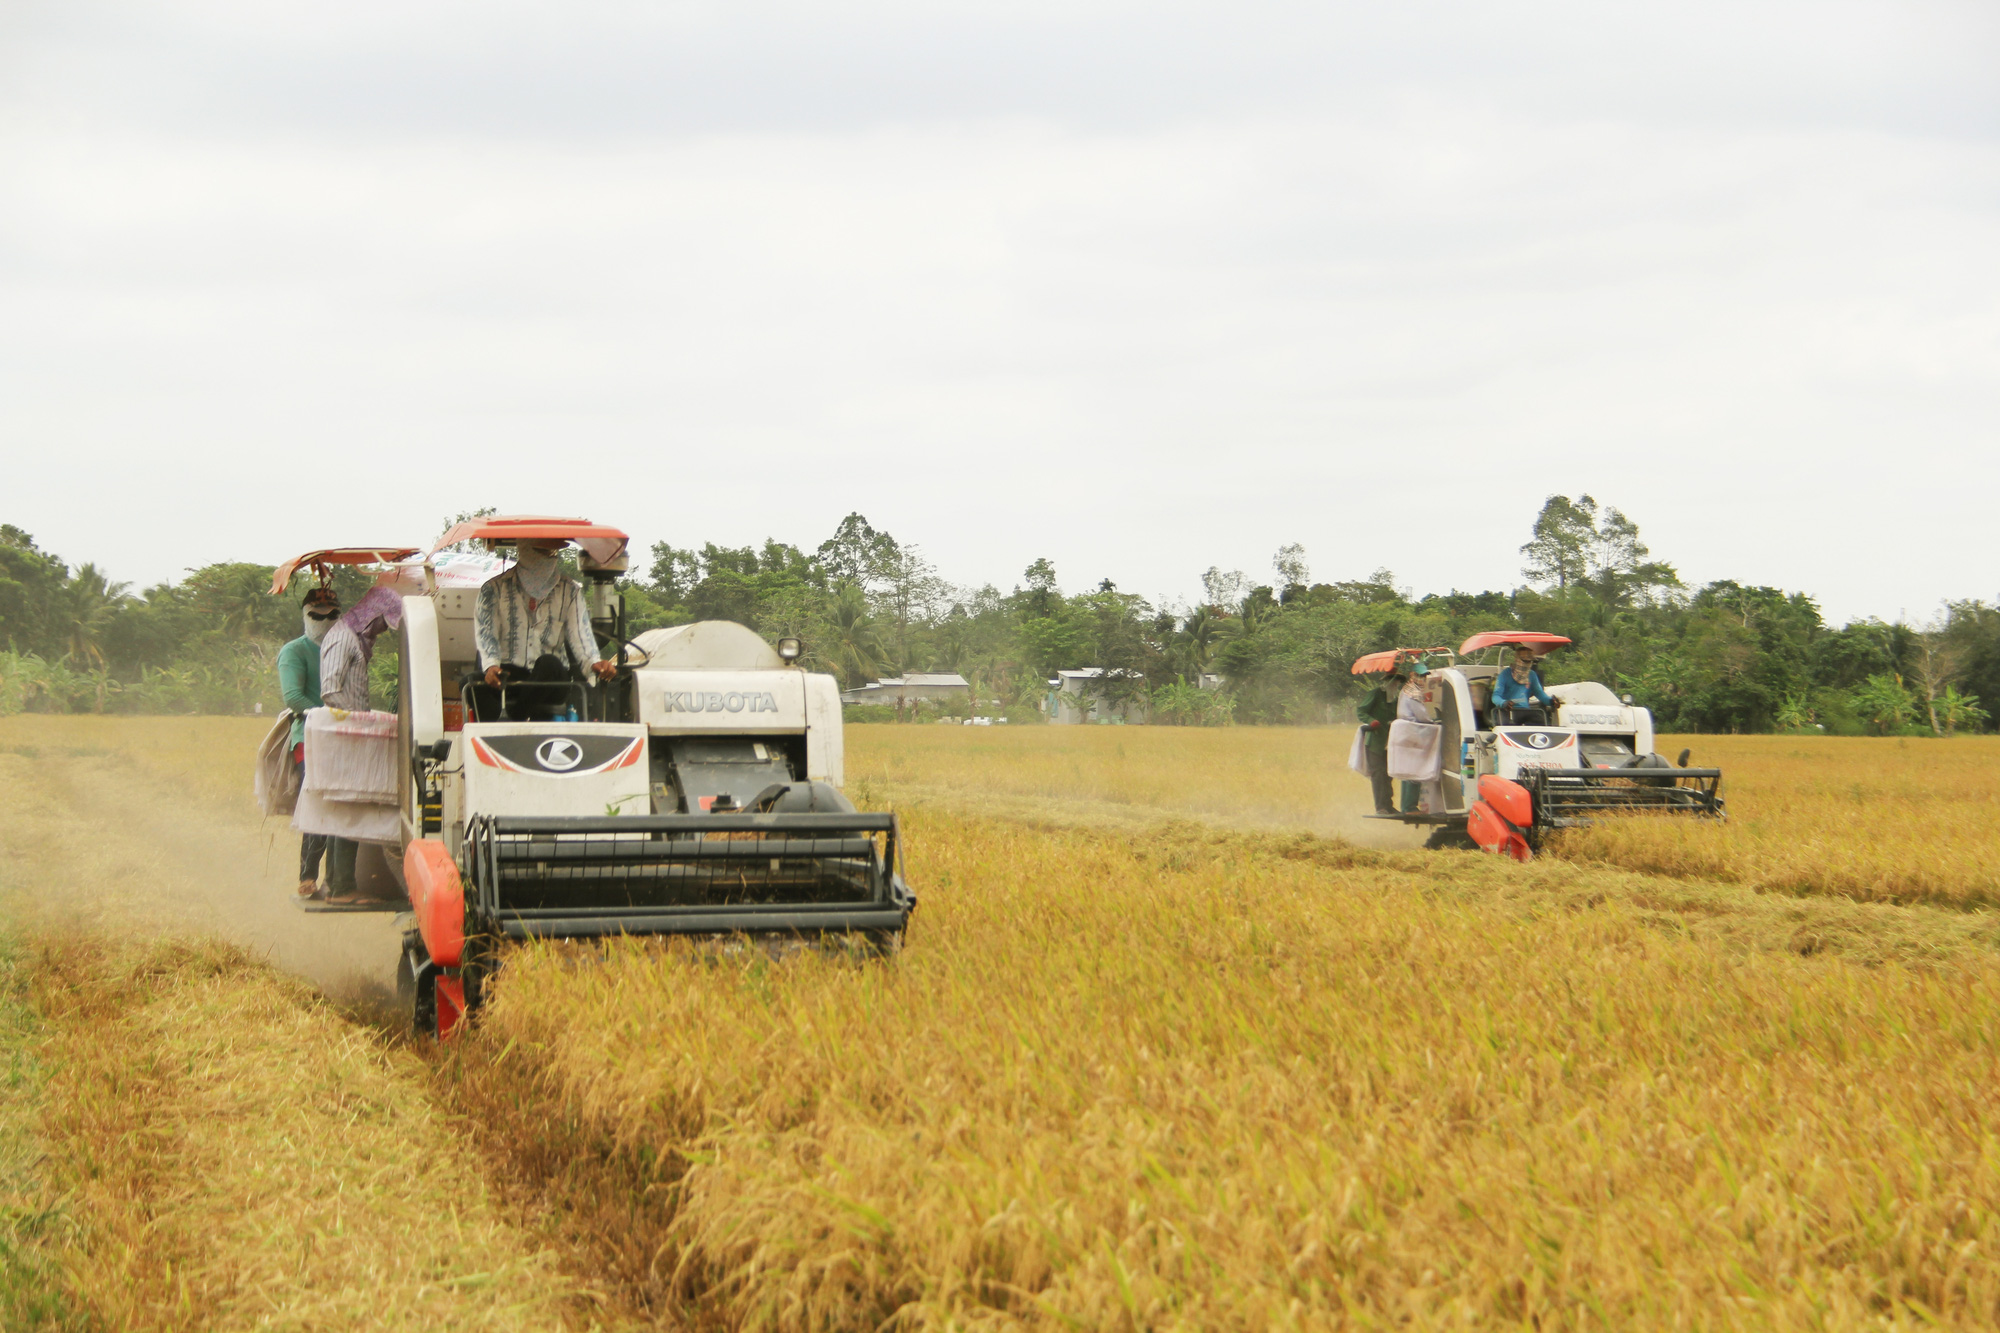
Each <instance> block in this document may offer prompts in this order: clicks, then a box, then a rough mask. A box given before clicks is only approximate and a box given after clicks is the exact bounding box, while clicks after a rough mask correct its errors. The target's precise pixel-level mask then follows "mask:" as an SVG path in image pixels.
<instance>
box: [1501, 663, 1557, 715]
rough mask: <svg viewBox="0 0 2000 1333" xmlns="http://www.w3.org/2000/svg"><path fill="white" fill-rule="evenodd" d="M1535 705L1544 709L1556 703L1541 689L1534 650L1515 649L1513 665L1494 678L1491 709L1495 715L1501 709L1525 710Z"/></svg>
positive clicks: (1503, 669)
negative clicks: (1539, 705) (1537, 704)
mask: <svg viewBox="0 0 2000 1333" xmlns="http://www.w3.org/2000/svg"><path fill="white" fill-rule="evenodd" d="M1536 703H1539V704H1541V705H1542V706H1543V707H1544V708H1554V707H1555V706H1556V701H1555V700H1554V699H1552V698H1550V697H1549V692H1548V691H1547V690H1545V689H1543V688H1542V678H1541V675H1540V673H1538V672H1537V671H1536V670H1535V650H1534V649H1532V648H1516V649H1515V650H1514V665H1512V666H1510V667H1504V668H1502V669H1501V672H1500V674H1499V675H1498V676H1497V677H1495V678H1494V681H1493V709H1494V711H1495V712H1496V713H1497V712H1499V711H1500V710H1501V709H1503V708H1526V707H1528V706H1529V705H1530V704H1536Z"/></svg>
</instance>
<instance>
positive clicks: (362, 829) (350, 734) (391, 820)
mask: <svg viewBox="0 0 2000 1333" xmlns="http://www.w3.org/2000/svg"><path fill="white" fill-rule="evenodd" d="M399 799H400V798H399V794H398V792H397V783H396V715H395V714H394V713H376V712H353V713H350V712H347V711H345V710H343V709H339V708H313V709H308V710H307V711H306V772H305V786H304V789H303V790H302V791H300V792H299V797H298V807H297V808H296V809H295V810H293V811H292V827H293V828H295V829H297V830H298V831H299V832H301V833H323V834H327V835H329V836H331V837H335V838H351V839H353V840H354V841H356V842H383V843H394V842H395V841H397V839H398V838H399V837H400V836H401V834H402V831H403V812H402V809H401V807H400V805H399V803H398V802H399Z"/></svg>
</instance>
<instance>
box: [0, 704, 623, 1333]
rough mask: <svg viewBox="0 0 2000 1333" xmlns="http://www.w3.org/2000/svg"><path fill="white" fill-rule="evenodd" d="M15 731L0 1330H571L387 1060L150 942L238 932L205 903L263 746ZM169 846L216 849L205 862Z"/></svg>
mask: <svg viewBox="0 0 2000 1333" xmlns="http://www.w3.org/2000/svg"><path fill="white" fill-rule="evenodd" d="M78 721H81V722H82V723H83V725H75V723H77V722H78ZM33 722H34V723H35V724H36V725H34V726H32V727H18V726H17V727H12V728H9V730H8V731H0V742H4V743H0V807H3V808H4V809H5V811H6V817H5V819H4V821H0V905H4V907H5V909H6V912H7V916H8V918H9V920H8V922H7V924H8V925H9V926H10V927H11V928H12V929H15V930H18V929H21V928H22V926H23V925H24V924H25V923H33V924H34V926H35V927H36V932H37V933H36V934H35V935H34V936H33V937H32V938H31V940H30V941H29V942H27V943H15V944H13V945H12V946H11V947H7V948H4V949H0V965H3V966H0V992H4V1003H0V1070H5V1071H6V1072H7V1073H8V1074H9V1077H8V1079H7V1087H6V1093H5V1097H6V1105H5V1108H4V1114H0V1169H4V1171H5V1174H4V1177H0V1190H4V1195H5V1197H4V1199H0V1326H5V1327H9V1328H14V1327H21V1328H29V1327H38V1328H39V1327H48V1328H70V1327H78V1328H115V1329H152V1328H176V1329H231V1328H253V1327H254V1328H264V1327H283V1328H353V1329H363V1328H381V1329H392V1328H405V1329H428V1328H435V1327H441V1326H445V1325H447V1324H449V1325H454V1326H457V1325H465V1326H471V1327H479V1328H489V1329H516V1328H518V1329H528V1328H535V1329H541V1328H551V1327H581V1326H586V1325H588V1324H590V1323H591V1322H592V1318H591V1309H590V1306H589V1304H588V1303H587V1302H585V1301H584V1300H583V1299H582V1298H581V1293H580V1288H579V1284H577V1283H576V1282H575V1281H574V1280H572V1279H568V1278H565V1277H563V1276H562V1275H561V1274H560V1273H559V1272H558V1271H557V1266H556V1265H555V1263H554V1262H553V1261H552V1258H551V1256H550V1255H549V1254H548V1252H547V1251H546V1250H545V1249H543V1248H542V1247H540V1246H537V1245H533V1244H529V1243H527V1242H526V1241H525V1240H524V1239H523V1236H522V1234H521V1232H520V1231H519V1230H518V1229H517V1228H516V1227H515V1226H514V1225H512V1224H511V1223H509V1222H508V1221H507V1220H506V1219H505V1218H504V1217H503V1216H501V1214H500V1212H499V1211H498V1210H497V1209H496V1208H495V1207H494V1205H493V1202H492V1201H491V1200H490V1199H489V1197H488V1195H487V1193H486V1191H485V1188H484V1185H483V1182H482V1179H481V1174H480V1172H479V1170H478V1168H477V1166H476V1164H475V1162H474V1161H473V1160H472V1157H471V1154H470V1151H469V1148H468V1145H467V1144H466V1143H465V1142H464V1139H463V1137H462V1136H461V1135H460V1134H459V1133H458V1132H457V1130H456V1128H455V1127H454V1126H453V1125H452V1124H451V1123H450V1122H449V1120H448V1119H447V1117H446V1116H445V1115H443V1114H441V1113H440V1111H439V1109H438V1108H437V1107H436V1106H435V1104H434V1102H433V1100H432V1099H431V1098H430V1097H429V1096H428V1094H427V1091H426V1083H427V1080H426V1078H425V1077H424V1075H423V1072H422V1065H421V1063H420V1062H419V1061H418V1060H417V1059H416V1058H415V1056H414V1055H413V1054H412V1053H411V1052H409V1051H407V1050H403V1049H400V1048H399V1047H398V1046H397V1045H396V1044H394V1043H393V1042H389V1041H385V1040H384V1039H383V1036H382V1034H381V1033H379V1032H378V1031H376V1030H374V1029H372V1028H369V1027H366V1026H363V1025H358V1024H356V1023H355V1022H353V1021H352V1020H351V1019H349V1018H347V1017H345V1016H343V1015H342V1014H341V1013H339V1012H337V1011H336V1010H335V1009H334V1008H333V1007H332V1006H331V1005H329V1004H328V1003H327V1002H326V1001H325V1000H324V999H322V998H320V997H319V996H317V995H316V994H315V993H314V992H313V991H312V990H311V988H309V987H307V986H306V985H304V984H302V983H301V982H299V981H298V980H296V979H294V978H291V977H287V976H285V975H283V974H281V973H279V972H278V971H276V970H275V969H273V968H272V967H270V966H268V965H267V964H265V963H263V962H260V961H257V960H255V959H253V958H252V957H250V956H249V955H248V954H246V953H245V952H244V951H243V950H242V949H240V948H237V947H235V946H232V945H229V944H225V943H221V942H219V941H217V940H215V939H214V938H213V937H205V938H184V937H180V936H176V935H175V934H173V933H171V932H175V931H182V932H185V931H187V930H188V929H189V928H190V927H195V928H207V929H214V928H217V927H220V928H222V929H225V930H229V931H232V932H233V933H239V934H256V933H258V932H259V931H261V930H262V929H263V923H262V922H259V923H258V926H257V929H256V930H247V929H240V927H241V923H239V922H235V921H231V920H229V919H228V917H227V915H226V914H224V915H223V916H222V919H220V920H218V919H217V915H218V913H217V909H218V907H224V906H227V905H228V903H229V902H230V901H231V900H230V899H229V898H228V897H227V896H223V897H219V898H211V897H205V896H204V894H203V892H202V889H203V885H204V883H205V881H207V880H211V879H223V878H227V877H228V876H230V875H232V874H235V873H237V871H238V868H237V867H232V866H230V865H228V864H226V861H227V858H229V857H230V856H233V855H239V854H242V853H244V852H246V851H247V852H248V853H249V854H250V855H252V856H254V855H256V854H257V853H258V851H259V850H260V848H259V846H258V840H257V839H255V838H254V837H244V836H241V835H242V833H243V832H245V831H246V830H250V831H254V829H255V827H256V825H255V819H254V815H252V814H251V813H250V811H249V809H248V792H247V788H245V787H244V786H243V785H242V781H243V768H242V764H243V759H244V755H245V739H246V738H247V745H248V746H249V747H254V745H255V740H256V736H257V734H259V730H260V729H256V728H244V727H240V726H231V725H226V724H225V725H216V724H212V723H206V722H205V721H203V720H198V719H162V720H159V721H157V722H152V721H149V722H148V723H145V724H142V725H139V726H135V727H133V728H132V729H131V731H130V733H129V734H127V733H124V732H121V731H120V730H119V729H118V728H117V727H116V726H115V725H112V726H107V725H105V724H104V723H103V722H101V721H100V720H98V719H87V720H76V719H34V720H33ZM24 732H25V733H26V734H27V736H28V737H29V738H30V739H28V740H26V741H23V740H22V739H21V738H22V735H23V733H24ZM22 750H28V751H30V752H31V753H32V757H31V755H30V754H24V753H22ZM204 757H206V760H207V762H206V763H205V764H204ZM149 763H151V764H158V765H160V766H162V768H164V769H165V773H163V775H162V777H160V778H152V777H149V776H147V774H148V764H149ZM168 776H171V778H172V781H171V785H168V782H167V778H168ZM230 789H233V799H234V801H235V804H236V808H237V811H238V813H237V815H236V816H235V819H234V822H233V823H228V824H218V823H217V822H216V821H215V817H214V814H213V811H212V804H213V802H214V801H215V800H218V799H221V797H220V793H222V792H224V791H226V790H230ZM177 826H185V827H192V828H197V829H211V830H214V831H216V832H219V833H221V834H229V835H233V836H234V841H232V842H230V843H229V844H227V845H220V846H217V847H215V848H214V849H213V850H212V852H211V853H210V855H211V856H212V858H213V859H212V860H206V861H205V860H202V859H200V858H199V856H198V855H196V854H194V853H190V852H189V851H188V844H186V843H183V842H181V841H178V840H176V839H174V838H171V837H169V836H168V833H169V832H171V831H173V830H174V829H175V828H176V827H177ZM191 857H192V859H190V858H191ZM283 870H284V866H283V865H282V864H281V865H280V866H279V867H277V871H278V874H277V882H276V884H275V885H274V886H273V887H274V890H275V892H278V893H282V892H283V888H282V884H283V881H284V880H285V879H287V878H288V876H286V875H284V874H283ZM250 873H251V874H252V875H253V876H254V866H253V868H252V871H251V872H250ZM274 901H276V900H275V899H274ZM278 910H279V911H281V912H282V913H284V916H285V918H289V919H290V921H291V922H292V923H293V925H294V928H295V929H296V928H297V927H298V926H300V925H303V924H304V922H303V918H300V917H298V916H297V915H296V914H295V913H293V912H292V910H291V909H290V908H289V907H285V906H284V905H283V904H282V903H278ZM78 922H81V923H84V924H85V925H87V926H90V927H94V930H93V933H90V934H82V935H72V934H71V933H69V932H70V931H71V930H72V929H73V927H74V923H78ZM163 932H167V933H164V934H163ZM305 943H306V944H307V946H308V948H309V949H310V948H311V947H312V946H314V945H317V948H318V951H319V952H321V953H324V952H325V944H326V941H325V940H324V939H321V940H318V941H306V942H305Z"/></svg>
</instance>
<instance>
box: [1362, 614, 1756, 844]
mask: <svg viewBox="0 0 2000 1333" xmlns="http://www.w3.org/2000/svg"><path fill="white" fill-rule="evenodd" d="M1569 642H1570V641H1569V640H1568V639H1566V638H1564V637H1562V636H1561V635H1559V634H1540V633H1532V632H1528V631H1519V630H1496V631H1492V632H1489V633H1484V634H1475V635H1473V636H1472V637H1471V638H1469V639H1467V640H1466V641H1465V642H1464V643H1463V644H1461V645H1459V649H1458V651H1457V652H1456V653H1453V652H1452V651H1450V650H1449V649H1446V648H1397V649H1392V650H1390V651H1387V652H1380V653H1370V654H1368V655H1367V656H1365V657H1362V658H1359V659H1357V660H1356V661H1355V663H1354V667H1353V674H1354V675H1357V676H1369V675H1382V674H1386V673H1388V672H1390V671H1393V670H1396V669H1398V668H1399V667H1407V666H1408V665H1409V664H1411V663H1414V662H1418V661H1421V662H1424V663H1425V664H1426V665H1427V666H1429V667H1430V675H1429V677H1428V679H1429V680H1430V682H1431V683H1432V688H1433V696H1432V702H1431V713H1432V720H1433V722H1435V723H1436V724H1437V725H1438V726H1440V727H1442V728H1443V735H1442V745H1441V753H1442V755H1443V768H1442V772H1441V773H1440V775H1439V787H1440V788H1441V790H1442V796H1443V804H1444V808H1443V809H1442V810H1436V811H1430V812H1426V813H1416V812H1407V813H1402V814H1387V815H1375V816H1372V817H1373V818H1376V819H1393V820H1397V821H1399V822H1401V823H1405V824H1415V825H1434V826H1436V828H1437V831H1436V832H1434V833H1433V834H1432V835H1431V839H1430V842H1429V843H1428V845H1429V846H1431V847H1446V846H1453V845H1458V846H1467V845H1470V846H1476V847H1479V848H1481V849H1483V850H1485V851H1489V852H1497V853H1500V854H1503V855H1506V856H1511V857H1513V858H1514V859H1515V860H1517V861H1527V860H1531V859H1532V858H1533V856H1534V849H1535V848H1536V847H1537V846H1538V845H1539V844H1540V842H1541V838H1542V834H1543V833H1544V832H1546V831H1547V830H1550V829H1561V828H1577V827H1580V826H1583V825H1586V824H1589V823H1591V822H1593V821H1594V820H1597V819H1599V818H1602V817H1604V816H1607V815H1615V814H1635V813H1651V814H1665V815H1681V816H1689V817H1694V818H1706V819H1721V818H1723V816H1724V810H1723V803H1722V795H1721V791H1722V770H1721V769H1717V768H1689V767H1688V766H1687V763H1688V758H1689V753H1690V752H1689V751H1687V750H1682V751H1681V753H1680V760H1679V764H1678V766H1676V765H1674V764H1670V763H1668V762H1667V760H1666V759H1665V758H1664V757H1662V756H1661V755H1659V754H1656V753H1655V752H1654V750H1653V715H1652V713H1650V712H1649V711H1648V710H1646V709H1644V708H1639V707H1636V706H1634V705H1633V703H1632V699H1631V696H1630V695H1627V696H1625V697H1624V698H1620V697H1619V696H1618V695H1616V694H1613V693H1612V692H1611V691H1610V690H1609V689H1606V688H1605V687H1604V686H1603V685H1600V684H1598V683H1597V682H1596V681H1579V682H1574V683H1571V684H1568V685H1551V686H1548V687H1547V692H1548V694H1549V695H1550V696H1551V697H1552V698H1554V699H1555V701H1556V707H1555V709H1554V710H1553V711H1554V714H1555V715H1554V716H1553V717H1551V716H1549V712H1550V710H1548V709H1546V708H1543V707H1530V708H1520V707H1514V708H1509V709H1507V710H1505V711H1506V713H1507V714H1508V715H1507V716H1505V717H1501V716H1497V713H1498V712H1499V711H1500V710H1496V709H1495V708H1493V706H1492V695H1493V685H1494V681H1495V680H1496V679H1497V678H1498V676H1499V674H1500V673H1501V672H1502V671H1504V670H1506V667H1505V666H1503V665H1502V662H1503V661H1504V660H1505V658H1506V655H1507V654H1509V653H1510V652H1511V651H1513V650H1516V649H1520V648H1527V649H1529V650H1531V651H1533V652H1534V653H1535V654H1536V656H1537V659H1538V660H1539V659H1540V658H1542V657H1545V656H1547V654H1549V653H1550V652H1553V651H1554V650H1555V649H1557V648H1563V647H1567V646H1568V645H1569ZM1481 653H1485V654H1487V659H1486V660H1485V661H1483V662H1477V661H1473V660H1469V659H1472V658H1474V657H1475V655H1477V654H1481Z"/></svg>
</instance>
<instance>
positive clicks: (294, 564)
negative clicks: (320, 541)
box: [271, 546, 418, 597]
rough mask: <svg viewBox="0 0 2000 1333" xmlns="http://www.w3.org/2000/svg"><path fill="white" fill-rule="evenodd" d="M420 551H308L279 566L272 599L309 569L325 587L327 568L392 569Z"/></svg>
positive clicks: (376, 548) (359, 548)
mask: <svg viewBox="0 0 2000 1333" xmlns="http://www.w3.org/2000/svg"><path fill="white" fill-rule="evenodd" d="M417 549H418V548H416V547H414V546H332V547H328V548H327V549H326V550H324V551H307V552H306V553H305V554H304V555H301V556H294V557H293V558H292V559H290V560H287V561H286V562H285V563H284V564H282V565H279V566H278V568H277V569H276V570H275V571H274V572H273V573H272V575H271V596H273V597H276V596H277V595H278V594H279V593H282V592H283V591H284V590H285V587H286V585H288V584H289V583H291V581H292V575H294V574H296V573H298V572H299V571H300V570H301V569H310V570H311V571H312V572H313V573H315V574H317V575H319V580H320V582H321V583H324V582H326V581H327V579H328V577H330V575H329V571H328V570H327V566H328V565H393V564H395V563H396V562H397V561H398V560H408V559H409V558H410V557H411V556H413V555H415V554H416V553H417Z"/></svg>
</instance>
